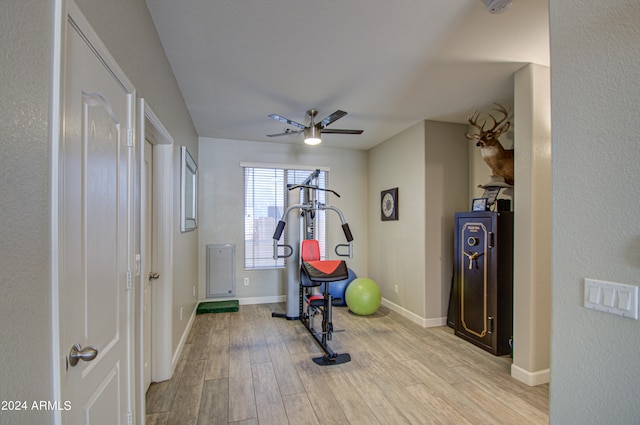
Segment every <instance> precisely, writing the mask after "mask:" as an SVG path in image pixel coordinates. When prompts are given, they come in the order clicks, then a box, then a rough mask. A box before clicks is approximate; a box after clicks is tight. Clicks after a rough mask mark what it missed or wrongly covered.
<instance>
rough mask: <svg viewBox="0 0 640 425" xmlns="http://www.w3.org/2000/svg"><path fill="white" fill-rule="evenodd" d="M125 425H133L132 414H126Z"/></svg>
mask: <svg viewBox="0 0 640 425" xmlns="http://www.w3.org/2000/svg"><path fill="white" fill-rule="evenodd" d="M127 425H133V413H131V412H127Z"/></svg>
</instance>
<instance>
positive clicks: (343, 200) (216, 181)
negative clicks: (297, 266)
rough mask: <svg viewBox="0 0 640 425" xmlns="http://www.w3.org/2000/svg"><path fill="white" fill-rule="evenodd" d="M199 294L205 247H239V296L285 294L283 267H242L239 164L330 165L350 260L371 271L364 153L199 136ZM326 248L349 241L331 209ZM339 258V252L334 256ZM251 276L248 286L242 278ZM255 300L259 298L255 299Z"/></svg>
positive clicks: (202, 286) (354, 265) (332, 200)
mask: <svg viewBox="0 0 640 425" xmlns="http://www.w3.org/2000/svg"><path fill="white" fill-rule="evenodd" d="M199 152H200V161H199V173H200V177H199V179H200V180H199V182H200V186H199V187H200V190H199V195H200V199H199V201H200V208H199V211H198V212H199V214H200V223H199V233H200V237H199V239H200V242H199V248H198V259H199V269H198V270H199V290H198V292H199V297H200V299H205V297H206V246H207V245H208V244H227V243H230V244H235V245H236V297H237V298H240V299H241V300H242V299H254V300H252V302H261V300H260V299H259V298H262V299H263V301H266V302H269V301H270V300H272V299H273V297H275V296H282V295H284V294H285V284H284V270H283V269H279V270H276V269H272V270H244V196H243V194H244V188H243V184H244V183H243V174H242V167H240V163H241V162H254V163H261V164H281V165H287V164H289V165H308V166H310V167H329V168H330V171H329V186H330V187H329V188H330V189H333V190H335V191H336V192H338V193H339V194H340V197H339V198H338V197H336V196H330V197H329V198H328V203H329V204H331V205H334V206H336V207H337V208H338V209H340V211H342V213H343V215H344V217H345V220H346V221H347V222H348V223H349V227H350V229H351V232H352V233H353V237H354V241H353V246H354V248H353V249H354V252H353V258H352V259H347V264H348V265H349V267H350V268H351V269H353V271H354V272H355V273H356V274H358V275H362V274H363V273H366V271H367V256H368V235H367V227H366V220H367V208H366V206H367V185H368V182H367V175H368V173H367V161H366V152H364V151H359V150H352V149H336V148H326V147H324V146H322V145H320V146H307V145H304V144H303V143H302V142H301V143H300V144H299V145H291V144H284V143H264V142H252V141H241V140H227V139H214V138H205V137H202V138H200V142H199ZM327 222H328V226H327V232H328V235H327V236H328V237H327V246H328V247H329V248H330V249H328V250H327V254H328V255H332V253H333V246H335V245H336V244H339V243H345V239H344V234H343V232H342V228H341V226H340V221H339V219H338V217H337V216H336V215H335V214H333V213H331V212H328V213H327ZM334 258H335V256H334ZM244 277H248V278H249V281H250V284H249V286H244V285H243V283H242V281H243V278H244ZM256 298H257V300H256Z"/></svg>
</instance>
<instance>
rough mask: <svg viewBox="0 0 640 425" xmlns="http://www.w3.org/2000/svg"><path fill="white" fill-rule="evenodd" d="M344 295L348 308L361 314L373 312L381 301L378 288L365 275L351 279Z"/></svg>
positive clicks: (366, 314) (365, 314)
mask: <svg viewBox="0 0 640 425" xmlns="http://www.w3.org/2000/svg"><path fill="white" fill-rule="evenodd" d="M344 296H345V300H346V302H347V306H348V307H349V310H351V311H352V312H354V313H355V314H359V315H361V316H368V315H369V314H373V313H375V312H376V310H378V307H380V303H381V302H382V293H381V292H380V288H379V287H378V285H377V284H376V283H375V282H374V281H373V280H371V279H369V278H366V277H358V278H355V279H354V280H353V281H351V283H350V284H349V286H347V290H346V291H345V293H344Z"/></svg>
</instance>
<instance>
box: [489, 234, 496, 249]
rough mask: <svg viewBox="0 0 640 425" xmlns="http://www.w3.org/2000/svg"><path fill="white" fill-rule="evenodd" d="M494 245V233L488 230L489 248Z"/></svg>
mask: <svg viewBox="0 0 640 425" xmlns="http://www.w3.org/2000/svg"><path fill="white" fill-rule="evenodd" d="M494 246H496V240H495V233H493V232H489V248H493V247H494Z"/></svg>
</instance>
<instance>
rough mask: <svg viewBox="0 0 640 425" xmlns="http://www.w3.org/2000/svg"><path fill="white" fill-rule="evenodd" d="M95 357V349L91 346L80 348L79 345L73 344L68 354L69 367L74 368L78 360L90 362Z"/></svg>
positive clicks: (96, 351) (96, 352)
mask: <svg viewBox="0 0 640 425" xmlns="http://www.w3.org/2000/svg"><path fill="white" fill-rule="evenodd" d="M97 356H98V349H97V348H95V347H91V346H88V347H84V348H82V347H81V346H80V344H75V345H74V346H73V347H71V351H70V352H69V365H70V366H75V365H77V364H78V362H79V361H80V360H82V361H85V362H90V361H91V360H93V359H95V358H96V357H97Z"/></svg>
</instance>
